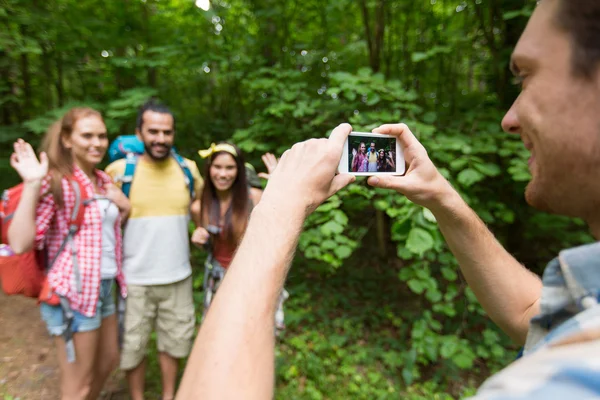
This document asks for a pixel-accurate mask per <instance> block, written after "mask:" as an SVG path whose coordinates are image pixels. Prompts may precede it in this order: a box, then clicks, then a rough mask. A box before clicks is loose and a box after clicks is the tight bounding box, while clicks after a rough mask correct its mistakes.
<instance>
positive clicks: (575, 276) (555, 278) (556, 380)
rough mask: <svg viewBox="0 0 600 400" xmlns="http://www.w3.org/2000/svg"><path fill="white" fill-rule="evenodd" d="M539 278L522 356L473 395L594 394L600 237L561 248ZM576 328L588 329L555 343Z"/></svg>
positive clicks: (599, 347) (599, 383)
mask: <svg viewBox="0 0 600 400" xmlns="http://www.w3.org/2000/svg"><path fill="white" fill-rule="evenodd" d="M542 282H543V285H544V286H543V288H542V297H541V302H540V314H539V315H537V316H536V317H534V318H533V319H532V320H531V325H530V327H529V334H528V336H527V342H526V343H525V351H524V356H523V357H522V358H521V359H519V360H518V361H516V362H515V363H513V364H512V365H511V366H509V367H508V368H506V369H505V370H503V371H501V372H500V373H498V374H496V375H494V376H492V377H491V378H490V379H488V380H487V381H486V382H485V383H484V384H483V386H482V387H481V389H480V390H479V392H478V395H477V396H476V397H473V400H480V399H481V400H482V399H487V400H508V399H512V400H516V399H529V400H538V399H539V400H551V399H600V335H599V332H600V305H599V301H600V242H596V243H592V244H587V245H584V246H579V247H576V248H572V249H567V250H563V251H561V252H560V254H559V255H558V257H556V258H555V259H554V260H552V261H551V262H550V263H549V264H548V266H547V267H546V270H545V271H544V276H543V280H542ZM582 332H588V333H589V332H593V333H594V334H593V337H592V338H590V339H583V338H579V339H577V340H574V343H570V344H561V343H560V342H561V341H563V340H565V339H567V338H574V337H576V335H578V334H581V333H582Z"/></svg>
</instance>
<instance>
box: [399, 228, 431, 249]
mask: <svg viewBox="0 0 600 400" xmlns="http://www.w3.org/2000/svg"><path fill="white" fill-rule="evenodd" d="M433 245H434V241H433V236H431V234H430V233H429V232H427V231H426V230H425V229H423V228H418V227H415V228H412V229H411V230H410V232H409V234H408V239H407V240H406V248H407V249H409V250H410V251H411V252H412V253H414V254H418V255H423V253H425V252H426V251H428V250H431V249H432V248H433Z"/></svg>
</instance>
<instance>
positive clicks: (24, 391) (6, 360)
mask: <svg viewBox="0 0 600 400" xmlns="http://www.w3.org/2000/svg"><path fill="white" fill-rule="evenodd" d="M107 389H109V390H107V393H105V395H104V396H103V398H104V399H112V400H116V399H124V398H126V397H125V391H124V385H123V382H122V380H121V377H120V376H119V375H118V374H116V375H115V376H114V377H113V378H111V379H110V382H109V384H108V385H107ZM13 398H14V399H17V398H18V399H20V400H54V399H59V398H60V390H59V370H58V363H57V362H56V357H55V353H54V346H53V342H52V339H51V338H50V336H49V335H48V333H47V332H46V328H45V326H44V324H43V322H42V320H41V318H40V311H39V308H38V306H37V305H36V301H35V300H34V299H28V298H25V297H23V296H11V297H8V296H6V295H5V294H4V293H2V291H1V290H0V400H5V399H13Z"/></svg>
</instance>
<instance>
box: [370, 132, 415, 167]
mask: <svg viewBox="0 0 600 400" xmlns="http://www.w3.org/2000/svg"><path fill="white" fill-rule="evenodd" d="M373 132H375V133H382V134H384V135H392V136H396V137H397V138H398V140H399V141H400V145H401V146H402V149H403V151H404V156H405V159H406V161H407V162H408V163H409V164H410V163H411V162H412V158H413V157H414V155H415V154H419V153H427V152H426V151H425V147H423V145H422V144H421V142H419V140H418V139H417V138H416V136H415V135H414V134H413V133H412V132H411V130H410V129H409V128H408V126H406V124H385V125H381V126H380V127H379V128H375V129H373ZM409 149H410V152H409V151H408V150H409Z"/></svg>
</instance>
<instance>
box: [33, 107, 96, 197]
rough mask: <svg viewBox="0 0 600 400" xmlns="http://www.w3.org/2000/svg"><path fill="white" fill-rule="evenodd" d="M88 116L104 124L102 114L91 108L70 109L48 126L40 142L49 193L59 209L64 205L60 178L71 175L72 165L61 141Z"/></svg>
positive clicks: (69, 154) (69, 155)
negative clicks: (45, 162) (47, 170)
mask: <svg viewBox="0 0 600 400" xmlns="http://www.w3.org/2000/svg"><path fill="white" fill-rule="evenodd" d="M90 116H94V117H98V118H100V120H102V122H104V120H103V119H102V114H100V113H99V112H98V111H96V110H94V109H93V108H88V107H75V108H71V109H70V110H69V111H67V113H66V114H65V115H64V116H63V117H62V118H61V119H59V120H58V121H56V122H55V123H53V124H52V125H51V126H50V128H49V129H48V131H47V132H46V135H45V136H44V139H43V140H42V146H41V151H44V152H46V154H47V155H48V169H49V171H50V193H52V196H53V197H54V201H55V202H56V204H57V205H58V206H59V207H62V206H63V205H64V199H63V192H62V178H63V177H64V176H69V175H72V174H73V163H74V161H73V155H72V153H71V150H69V149H67V148H66V147H65V146H64V144H63V139H66V138H69V137H70V136H71V134H72V133H73V127H74V126H75V123H76V122H77V121H78V120H80V119H81V118H85V117H90Z"/></svg>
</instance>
